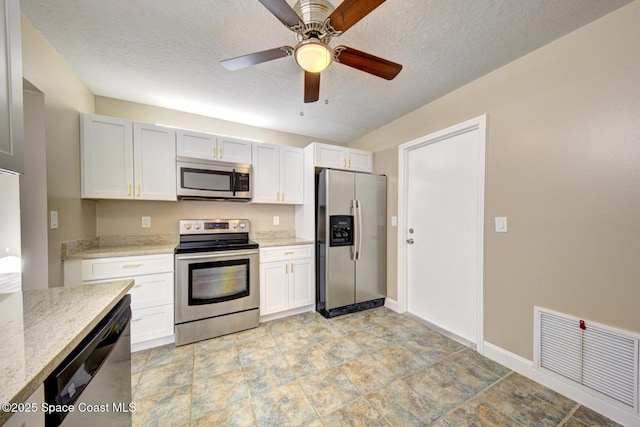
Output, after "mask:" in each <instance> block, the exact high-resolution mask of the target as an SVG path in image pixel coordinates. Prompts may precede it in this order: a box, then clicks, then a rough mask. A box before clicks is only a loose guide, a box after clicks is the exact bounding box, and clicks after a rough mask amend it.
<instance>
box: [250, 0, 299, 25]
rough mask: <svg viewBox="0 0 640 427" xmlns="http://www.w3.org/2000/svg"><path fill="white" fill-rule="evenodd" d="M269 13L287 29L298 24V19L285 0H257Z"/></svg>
mask: <svg viewBox="0 0 640 427" xmlns="http://www.w3.org/2000/svg"><path fill="white" fill-rule="evenodd" d="M258 1H259V2H260V3H262V5H263V6H264V7H266V8H267V9H268V10H269V12H271V13H273V15H274V16H275V17H276V18H278V19H279V20H280V22H282V23H283V24H284V25H286V26H287V27H295V26H296V25H298V24H299V23H300V17H299V16H298V14H297V13H296V12H295V11H294V10H293V9H292V8H291V6H289V3H287V2H286V0H258Z"/></svg>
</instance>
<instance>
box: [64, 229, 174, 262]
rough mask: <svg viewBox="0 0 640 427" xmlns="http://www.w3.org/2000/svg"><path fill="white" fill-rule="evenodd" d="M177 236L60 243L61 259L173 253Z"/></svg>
mask: <svg viewBox="0 0 640 427" xmlns="http://www.w3.org/2000/svg"><path fill="white" fill-rule="evenodd" d="M178 240H179V238H178V236H176V235H172V234H156V235H148V236H146V235H143V236H137V235H133V236H126V235H125V236H101V237H96V238H95V239H85V240H76V241H73V242H64V243H62V251H61V252H62V259H92V258H109V257H117V256H135V255H154V254H163V253H173V252H174V250H175V248H176V246H177V245H178Z"/></svg>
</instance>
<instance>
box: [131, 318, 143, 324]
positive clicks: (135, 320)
mask: <svg viewBox="0 0 640 427" xmlns="http://www.w3.org/2000/svg"><path fill="white" fill-rule="evenodd" d="M141 320H142V319H141V318H140V317H138V318H137V319H131V323H134V322H139V321H141Z"/></svg>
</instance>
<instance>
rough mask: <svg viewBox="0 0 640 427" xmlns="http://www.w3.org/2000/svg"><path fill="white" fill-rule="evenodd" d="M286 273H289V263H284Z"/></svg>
mask: <svg viewBox="0 0 640 427" xmlns="http://www.w3.org/2000/svg"><path fill="white" fill-rule="evenodd" d="M284 274H289V264H285V265H284Z"/></svg>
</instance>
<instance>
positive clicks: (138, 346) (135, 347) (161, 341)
mask: <svg viewBox="0 0 640 427" xmlns="http://www.w3.org/2000/svg"><path fill="white" fill-rule="evenodd" d="M174 342H176V336H175V335H169V336H167V337H162V338H156V339H154V340H149V341H143V342H139V343H135V344H131V353H135V352H136V351H142V350H147V349H150V348H154V347H161V346H163V345H167V344H173V343H174Z"/></svg>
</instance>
